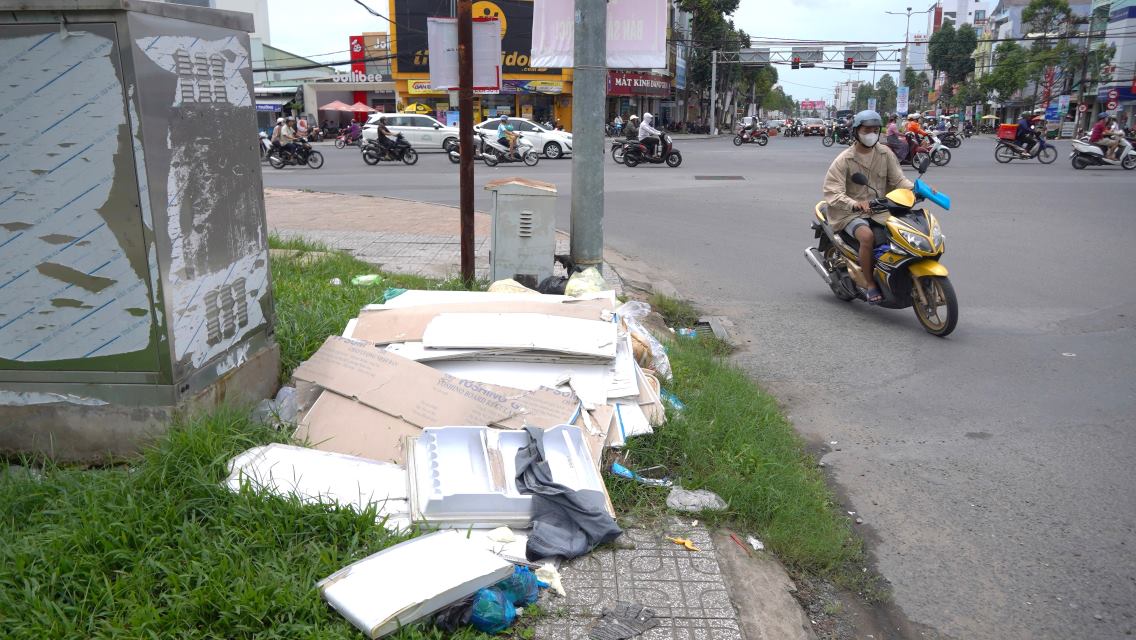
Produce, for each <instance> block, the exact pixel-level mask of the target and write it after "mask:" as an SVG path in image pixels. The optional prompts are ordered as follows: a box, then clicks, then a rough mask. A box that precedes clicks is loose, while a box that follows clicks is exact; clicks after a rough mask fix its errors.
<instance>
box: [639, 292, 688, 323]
mask: <svg viewBox="0 0 1136 640" xmlns="http://www.w3.org/2000/svg"><path fill="white" fill-rule="evenodd" d="M648 302H650V303H651V306H652V307H653V308H654V309H655V311H657V312H659V315H661V316H663V319H664V320H666V321H667V326H668V327H672V328H675V329H678V328H680V327H686V328H693V327H694V323H696V322H698V318H699V315H698V310H696V309H695V308H694V306H693V305H691V304H690V303H689V302H687V301H685V300H676V299H674V298H670V297H667V296H664V295H662V294H659V293H656V294H654V295H652V296H651V298H650V300H648Z"/></svg>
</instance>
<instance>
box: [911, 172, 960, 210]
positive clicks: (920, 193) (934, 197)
mask: <svg viewBox="0 0 1136 640" xmlns="http://www.w3.org/2000/svg"><path fill="white" fill-rule="evenodd" d="M912 191H914V192H915V195H916V197H919V198H924V199H926V200H930V201H931V202H934V203H935V204H937V205H939V206H940V207H942V208H944V209H947V210H948V211H949V210H950V208H951V197H950V196H948V195H947V194H945V193H942V192H939V193H936V192H934V191H932V190H931V187H930V186H929V185H928V184H927V183H926V182H923V180H922V179H919V180H916V181H915V188H914V189H912Z"/></svg>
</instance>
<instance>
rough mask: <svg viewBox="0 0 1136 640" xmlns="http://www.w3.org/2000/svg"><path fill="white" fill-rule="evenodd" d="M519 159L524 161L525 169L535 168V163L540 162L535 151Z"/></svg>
mask: <svg viewBox="0 0 1136 640" xmlns="http://www.w3.org/2000/svg"><path fill="white" fill-rule="evenodd" d="M521 159H522V160H524V162H525V166H526V167H535V166H536V163H538V162H540V156H538V155H537V154H536V152H535V151H530V152H528V153H526V154H525V156H524V157H523V158H521Z"/></svg>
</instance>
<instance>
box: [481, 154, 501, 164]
mask: <svg viewBox="0 0 1136 640" xmlns="http://www.w3.org/2000/svg"><path fill="white" fill-rule="evenodd" d="M481 159H482V160H484V161H485V166H487V167H496V166H497V162H498V161H497V156H495V155H493V154H492V153H490V152H488V151H486V152H485V153H483V154H481Z"/></svg>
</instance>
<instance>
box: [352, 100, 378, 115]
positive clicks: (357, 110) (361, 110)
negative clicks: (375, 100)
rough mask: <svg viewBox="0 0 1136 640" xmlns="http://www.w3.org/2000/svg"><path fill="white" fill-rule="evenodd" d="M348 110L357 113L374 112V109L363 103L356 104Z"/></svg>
mask: <svg viewBox="0 0 1136 640" xmlns="http://www.w3.org/2000/svg"><path fill="white" fill-rule="evenodd" d="M348 110H349V111H354V112H355V113H371V112H372V111H374V109H372V108H371V107H368V106H367V105H365V104H363V103H362V102H356V103H355V104H353V105H351V106H350V107H348Z"/></svg>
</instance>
